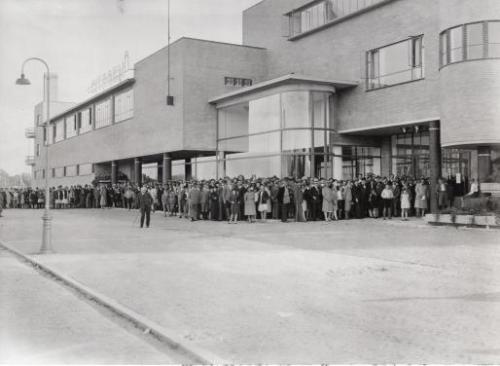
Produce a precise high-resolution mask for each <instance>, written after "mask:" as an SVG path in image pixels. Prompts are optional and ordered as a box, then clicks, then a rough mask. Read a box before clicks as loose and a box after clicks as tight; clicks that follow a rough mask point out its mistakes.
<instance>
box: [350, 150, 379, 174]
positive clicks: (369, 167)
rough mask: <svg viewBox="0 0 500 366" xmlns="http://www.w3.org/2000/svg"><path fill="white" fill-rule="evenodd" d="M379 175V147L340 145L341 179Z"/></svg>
mask: <svg viewBox="0 0 500 366" xmlns="http://www.w3.org/2000/svg"><path fill="white" fill-rule="evenodd" d="M369 175H380V148H375V147H363V146H343V147H342V179H349V180H351V179H356V178H358V177H360V176H363V177H366V176H369Z"/></svg>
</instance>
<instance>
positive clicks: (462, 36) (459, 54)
mask: <svg viewBox="0 0 500 366" xmlns="http://www.w3.org/2000/svg"><path fill="white" fill-rule="evenodd" d="M440 41H441V42H440V46H439V47H440V56H441V57H440V63H441V66H446V65H448V64H451V63H455V62H462V61H467V60H478V59H485V58H500V20H492V21H484V22H475V23H469V24H465V25H460V26H457V27H453V28H449V29H447V30H445V31H444V32H442V33H441V35H440Z"/></svg>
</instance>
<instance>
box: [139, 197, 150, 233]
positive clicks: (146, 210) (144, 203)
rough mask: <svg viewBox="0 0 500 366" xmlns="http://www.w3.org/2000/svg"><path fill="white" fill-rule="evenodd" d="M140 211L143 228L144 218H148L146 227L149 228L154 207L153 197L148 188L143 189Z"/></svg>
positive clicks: (140, 198)
mask: <svg viewBox="0 0 500 366" xmlns="http://www.w3.org/2000/svg"><path fill="white" fill-rule="evenodd" d="M138 202H139V209H140V210H141V228H142V227H144V218H146V227H149V223H150V220H151V206H152V205H153V197H151V194H150V193H149V192H148V189H147V188H146V187H142V188H141V193H139V197H138Z"/></svg>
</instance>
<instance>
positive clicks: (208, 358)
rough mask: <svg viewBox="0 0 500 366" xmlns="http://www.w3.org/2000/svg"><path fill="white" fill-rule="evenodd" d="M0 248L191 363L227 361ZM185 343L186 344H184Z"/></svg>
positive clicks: (220, 362) (20, 255)
mask: <svg viewBox="0 0 500 366" xmlns="http://www.w3.org/2000/svg"><path fill="white" fill-rule="evenodd" d="M0 247H2V248H3V249H5V250H7V251H8V252H10V253H11V254H13V255H15V256H16V257H18V258H19V259H21V260H22V261H23V262H27V263H28V264H29V265H31V266H32V267H34V268H35V269H36V270H39V271H42V272H44V273H46V274H48V275H50V276H52V277H53V278H55V279H56V280H58V281H61V282H62V283H64V284H65V285H66V286H68V287H70V288H72V289H73V290H76V291H77V292H78V293H80V294H82V295H83V296H85V297H86V298H87V299H89V300H92V301H94V302H95V303H97V304H98V305H99V306H102V307H104V308H106V309H108V310H110V311H111V312H112V313H114V314H116V315H118V316H119V317H121V318H122V319H125V320H126V321H128V322H129V323H132V324H133V325H134V326H135V327H137V328H139V329H141V330H143V331H144V333H146V334H149V335H151V336H153V337H155V338H156V339H158V340H159V341H161V342H163V343H165V344H167V345H168V346H169V347H170V348H172V349H174V350H176V351H178V352H179V353H182V354H183V355H185V356H187V357H189V358H190V359H191V360H193V363H196V364H204V365H209V364H210V365H212V364H228V362H226V361H225V360H223V359H222V358H221V357H219V356H216V355H214V354H212V353H210V352H208V351H206V350H203V349H201V348H199V347H198V346H196V345H193V344H189V343H190V342H189V341H188V342H186V341H183V342H182V343H181V341H179V340H177V339H176V338H177V337H176V336H174V335H172V334H170V333H169V331H168V330H166V329H165V328H163V327H162V326H160V325H158V324H156V323H154V322H152V321H150V320H149V319H146V318H145V317H144V316H142V315H140V314H138V313H136V312H135V311H133V310H131V309H128V308H126V307H125V306H123V305H121V304H119V303H118V302H116V301H115V300H113V299H111V298H109V297H107V296H105V295H103V294H101V293H99V292H97V291H94V290H92V289H91V288H89V287H87V286H85V285H83V284H81V283H79V282H78V281H76V280H74V279H72V278H70V277H67V276H65V275H63V274H61V273H59V272H57V271H55V270H53V269H51V268H49V267H47V266H46V265H44V264H41V263H40V262H38V261H36V260H35V259H33V258H30V257H28V256H27V255H25V254H23V253H21V252H19V251H17V250H16V249H14V248H12V247H10V246H8V245H7V244H5V243H4V242H2V241H0ZM186 343H187V344H188V345H186Z"/></svg>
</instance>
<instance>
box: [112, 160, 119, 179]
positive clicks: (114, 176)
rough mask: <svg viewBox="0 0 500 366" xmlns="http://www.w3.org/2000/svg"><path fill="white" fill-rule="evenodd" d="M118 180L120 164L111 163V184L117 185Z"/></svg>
mask: <svg viewBox="0 0 500 366" xmlns="http://www.w3.org/2000/svg"><path fill="white" fill-rule="evenodd" d="M117 178H118V164H117V162H116V161H114V160H113V161H112V162H111V184H116V183H117Z"/></svg>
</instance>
